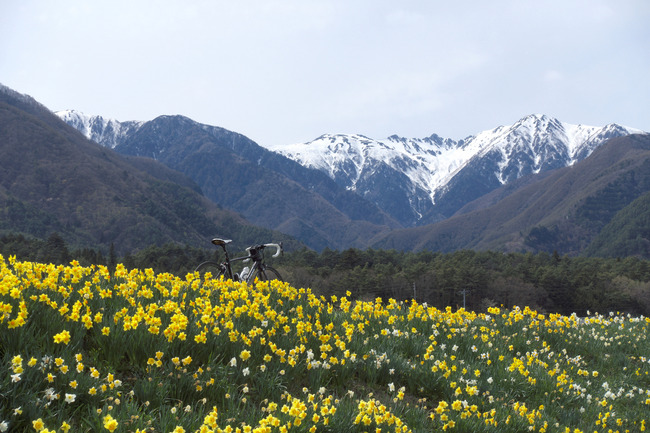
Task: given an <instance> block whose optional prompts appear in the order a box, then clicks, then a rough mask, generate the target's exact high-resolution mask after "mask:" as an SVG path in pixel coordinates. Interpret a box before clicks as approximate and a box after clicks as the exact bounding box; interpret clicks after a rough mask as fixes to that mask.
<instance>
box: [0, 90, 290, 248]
mask: <svg viewBox="0 0 650 433" xmlns="http://www.w3.org/2000/svg"><path fill="white" fill-rule="evenodd" d="M0 161H1V162H2V166H3V170H1V171H0V204H1V208H0V209H1V211H0V231H2V232H21V233H24V234H29V235H32V236H36V237H41V238H43V237H46V236H48V235H49V234H50V233H52V232H54V231H56V232H58V233H59V234H60V235H61V236H62V237H63V238H65V239H66V241H67V242H69V243H70V245H72V246H78V247H80V246H83V247H92V248H100V249H104V250H105V251H108V246H109V245H110V244H111V243H113V244H114V245H115V247H116V251H117V252H118V253H120V254H123V253H125V252H129V251H133V250H136V249H139V248H142V247H145V246H148V245H150V244H162V243H165V242H170V241H174V242H178V243H183V244H188V245H193V246H204V247H209V243H208V242H209V238H210V237H212V236H214V235H217V234H222V235H228V236H232V237H233V238H235V239H236V240H237V241H238V244H239V245H241V246H245V245H246V244H247V243H254V242H259V241H260V238H259V237H260V236H263V237H264V239H268V240H271V239H275V238H276V236H279V234H277V233H271V232H270V231H268V230H262V229H260V228H258V227H255V226H252V225H251V224H250V223H248V222H247V221H245V220H244V219H243V218H241V217H240V216H238V215H236V214H234V213H232V212H229V211H225V210H223V209H219V208H218V207H217V206H215V205H214V204H213V203H211V202H210V201H209V200H207V199H206V198H205V197H203V196H202V195H200V194H199V193H198V192H197V191H196V189H197V188H196V185H193V184H192V182H191V181H190V180H188V179H186V178H183V177H182V175H180V174H179V173H174V172H172V171H171V170H170V169H169V168H167V167H165V166H163V165H161V164H158V163H155V162H148V161H147V162H142V161H138V160H133V161H129V160H128V159H127V158H125V157H123V156H120V155H118V154H117V153H115V152H114V151H112V150H111V149H107V148H105V147H102V146H100V145H98V144H96V143H94V142H91V141H89V140H87V139H86V138H85V137H84V136H82V135H81V134H80V133H79V132H78V131H76V130H75V129H73V128H71V127H70V126H68V125H66V124H65V123H64V122H62V121H61V120H60V119H59V118H57V117H56V116H54V115H53V114H52V113H51V112H50V111H49V110H48V109H47V108H45V107H43V106H42V105H40V104H38V103H37V102H36V101H34V100H33V99H31V98H29V97H27V96H25V95H21V94H19V93H17V92H14V91H13V90H11V89H9V88H7V87H5V86H2V85H0ZM136 166H139V167H140V168H136ZM150 173H151V174H150ZM183 185H186V186H183ZM188 186H189V187H188ZM253 238H254V239H253Z"/></svg>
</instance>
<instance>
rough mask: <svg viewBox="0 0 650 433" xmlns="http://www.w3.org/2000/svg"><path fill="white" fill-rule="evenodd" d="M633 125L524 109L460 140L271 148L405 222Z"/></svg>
mask: <svg viewBox="0 0 650 433" xmlns="http://www.w3.org/2000/svg"><path fill="white" fill-rule="evenodd" d="M638 132H641V131H638V130H634V129H632V128H626V127H622V126H619V125H616V124H611V125H607V126H605V127H603V128H598V127H593V126H583V125H570V124H567V123H563V122H560V121H559V120H557V119H553V118H550V117H548V116H544V115H531V116H526V117H524V118H523V119H521V120H519V121H518V122H517V123H515V124H514V125H512V126H508V127H505V126H501V127H498V128H495V129H492V130H489V131H484V132H481V133H480V134H477V135H476V136H470V137H468V138H466V139H464V140H460V141H455V140H451V139H443V138H441V137H439V136H437V135H432V136H430V137H428V138H425V139H407V138H401V137H398V136H391V137H389V138H387V139H385V140H373V139H370V138H368V137H364V136H361V135H323V136H321V137H319V138H317V139H316V140H314V141H311V142H308V143H299V144H293V145H286V146H278V147H276V148H274V150H275V151H277V152H280V153H282V154H283V155H286V156H287V157H289V158H292V159H294V160H296V161H298V162H300V163H301V164H302V165H304V166H307V167H312V168H315V169H318V170H321V171H322V172H324V173H326V174H327V175H328V176H330V177H331V178H332V179H334V180H335V181H336V182H337V183H339V184H340V185H342V186H344V187H345V188H347V189H350V190H353V191H356V192H357V193H358V194H360V195H361V196H363V197H365V198H368V199H370V200H371V201H373V202H374V203H376V204H377V205H378V206H379V207H380V208H382V209H384V210H385V211H387V212H388V213H389V214H391V215H392V216H393V217H395V218H396V219H397V220H398V221H400V222H401V223H402V224H403V225H405V226H409V225H422V224H427V223H431V222H436V221H440V220H442V219H445V218H448V217H450V216H451V215H453V214H454V213H455V212H456V211H457V210H458V209H460V208H461V207H462V206H464V205H465V204H467V203H469V202H471V201H472V200H475V199H477V198H479V197H480V196H482V195H484V194H486V193H488V192H490V191H492V190H494V189H496V188H498V187H500V186H502V185H504V184H507V183H509V182H512V181H514V180H516V179H518V178H521V177H523V176H527V175H530V174H535V173H543V172H545V171H548V170H553V169H555V168H559V167H564V166H568V165H572V164H573V163H575V162H576V161H579V160H581V159H584V158H585V157H587V156H588V155H589V154H590V153H591V152H592V151H593V150H594V149H595V148H596V147H597V146H599V145H600V144H602V143H603V142H604V141H605V140H607V139H609V138H613V137H617V136H623V135H628V134H630V133H638Z"/></svg>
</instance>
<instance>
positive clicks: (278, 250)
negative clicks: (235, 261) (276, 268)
mask: <svg viewBox="0 0 650 433" xmlns="http://www.w3.org/2000/svg"><path fill="white" fill-rule="evenodd" d="M267 247H273V248H275V254H273V255H272V256H271V257H278V256H279V255H280V254H281V253H282V242H280V243H279V244H275V243H270V244H262V245H252V246H250V247H248V248H246V254H248V255H249V256H250V255H251V249H253V248H267ZM249 261H250V258H247V259H245V260H244V263H247V262H249Z"/></svg>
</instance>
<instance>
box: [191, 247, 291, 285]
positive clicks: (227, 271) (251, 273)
mask: <svg viewBox="0 0 650 433" xmlns="http://www.w3.org/2000/svg"><path fill="white" fill-rule="evenodd" d="M230 242H231V241H230V240H226V239H220V238H214V239H212V243H213V244H214V245H218V246H220V247H221V249H223V252H224V255H225V260H224V261H222V262H219V263H217V262H211V261H210V262H204V263H201V264H200V265H199V266H197V268H196V270H197V271H198V270H199V269H200V268H201V267H202V266H205V265H207V266H213V267H218V268H219V269H220V274H222V275H224V277H225V278H227V279H231V280H233V281H246V282H247V283H250V282H251V281H252V280H253V279H254V278H255V276H256V275H258V274H261V275H263V276H264V278H266V272H271V273H272V274H275V276H276V277H277V278H278V279H282V277H281V276H280V274H279V273H278V272H277V271H276V270H275V269H273V268H272V267H270V266H266V265H265V264H264V255H263V254H264V249H265V248H267V247H275V248H276V253H275V254H274V255H273V257H277V256H278V255H280V253H281V252H282V243H279V244H274V243H270V244H260V245H253V246H250V247H248V248H246V252H247V253H248V255H246V256H241V257H235V258H232V259H231V258H230V255H229V254H228V249H227V248H226V245H228V244H229V243H230ZM248 260H253V264H252V266H251V268H250V269H249V270H248V273H247V274H246V275H240V274H237V273H236V272H233V269H232V263H234V262H238V261H244V262H246V261H248Z"/></svg>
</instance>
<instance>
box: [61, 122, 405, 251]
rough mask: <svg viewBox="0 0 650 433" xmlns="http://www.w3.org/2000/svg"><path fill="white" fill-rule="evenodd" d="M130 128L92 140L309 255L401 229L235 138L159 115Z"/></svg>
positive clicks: (311, 173) (308, 172)
mask: <svg viewBox="0 0 650 433" xmlns="http://www.w3.org/2000/svg"><path fill="white" fill-rule="evenodd" d="M59 115H60V116H61V117H62V118H63V119H68V121H70V119H76V120H74V122H71V124H72V125H73V126H75V127H77V128H79V129H80V130H85V131H89V130H91V129H92V127H90V126H88V125H115V122H108V121H104V120H98V119H97V117H96V116H95V117H88V116H86V117H84V116H82V115H80V114H78V113H77V114H76V115H75V116H72V115H70V112H64V113H59ZM79 119H82V121H81V122H79ZM132 124H134V123H129V125H132ZM129 128H131V126H129V127H125V128H121V127H120V126H119V125H118V126H112V130H113V131H124V130H125V129H128V131H129V132H128V133H126V134H124V135H119V136H113V135H110V134H108V133H107V132H106V131H97V136H98V137H104V138H105V139H106V140H107V141H106V142H104V143H102V144H105V145H111V143H117V145H116V146H115V150H116V151H117V152H119V153H121V154H124V155H138V156H144V157H149V158H153V159H155V160H157V161H160V162H162V163H164V164H166V165H168V166H169V167H171V168H173V169H175V170H178V171H180V172H182V173H185V174H186V175H187V176H188V177H190V178H192V179H193V180H194V181H195V182H196V183H197V184H198V185H199V186H200V188H201V190H202V191H203V193H204V194H205V196H206V197H208V198H210V199H211V200H213V201H214V202H216V203H219V204H220V205H222V206H224V207H227V208H230V209H233V210H236V211H237V212H240V213H241V214H242V215H244V216H245V217H246V218H247V219H249V220H250V221H252V222H253V223H256V224H259V225H262V226H264V227H268V228H273V229H276V230H280V231H282V232H284V233H288V234H290V235H293V236H295V237H297V238H299V239H301V240H303V241H304V242H305V243H306V244H307V245H309V246H310V247H312V248H314V249H317V250H320V249H323V248H325V247H330V248H347V247H349V246H358V247H362V246H365V242H366V240H367V239H369V238H371V237H373V236H375V235H377V234H379V233H382V232H386V231H387V230H389V229H390V228H394V227H399V224H398V223H397V222H396V221H394V220H393V219H392V218H390V217H389V216H387V215H386V214H385V213H384V212H382V211H381V210H380V209H379V208H378V207H377V206H376V205H374V204H372V203H370V202H369V201H366V200H363V199H361V198H360V197H358V196H357V195H356V194H355V193H354V192H351V191H346V190H345V189H344V188H341V187H340V186H338V185H337V184H336V183H335V182H334V181H332V180H331V179H330V178H329V177H327V176H326V175H325V174H323V173H321V172H320V171H317V170H313V169H309V168H306V167H303V166H301V165H300V164H298V163H296V162H294V161H292V160H290V159H288V158H286V157H284V156H282V155H279V154H277V153H274V152H271V151H269V150H267V149H264V148H262V147H260V146H259V145H257V144H256V143H254V142H253V141H251V140H249V139H248V138H246V137H244V136H243V135H241V134H237V133H234V132H231V131H228V130H226V129H223V128H219V127H214V126H209V125H202V124H199V123H197V122H194V121H192V120H191V119H188V118H186V117H183V116H160V117H158V118H156V119H154V120H152V121H148V122H142V123H139V124H138V126H137V127H136V128H132V129H129Z"/></svg>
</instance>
